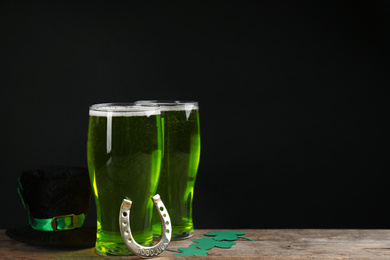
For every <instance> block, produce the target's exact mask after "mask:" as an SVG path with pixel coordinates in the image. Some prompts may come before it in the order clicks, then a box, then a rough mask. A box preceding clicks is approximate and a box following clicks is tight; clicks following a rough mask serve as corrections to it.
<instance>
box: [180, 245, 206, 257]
mask: <svg viewBox="0 0 390 260" xmlns="http://www.w3.org/2000/svg"><path fill="white" fill-rule="evenodd" d="M179 250H180V251H181V253H178V254H175V255H174V256H207V253H208V251H207V250H206V249H201V248H200V249H198V248H197V247H196V244H191V245H190V246H189V247H179Z"/></svg>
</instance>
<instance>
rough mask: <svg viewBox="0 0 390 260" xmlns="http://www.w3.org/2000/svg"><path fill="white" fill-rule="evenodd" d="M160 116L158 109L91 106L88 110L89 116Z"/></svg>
mask: <svg viewBox="0 0 390 260" xmlns="http://www.w3.org/2000/svg"><path fill="white" fill-rule="evenodd" d="M159 114H161V113H160V111H159V110H158V109H154V108H147V107H140V106H95V107H94V106H92V107H91V108H90V109H89V115H90V116H99V117H108V116H113V117H114V116H115V117H116V116H126V117H129V116H147V117H149V116H151V115H159Z"/></svg>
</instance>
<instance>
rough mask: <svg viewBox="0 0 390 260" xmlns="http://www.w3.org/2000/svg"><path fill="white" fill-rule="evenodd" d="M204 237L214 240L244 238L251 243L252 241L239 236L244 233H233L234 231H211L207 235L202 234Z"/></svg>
mask: <svg viewBox="0 0 390 260" xmlns="http://www.w3.org/2000/svg"><path fill="white" fill-rule="evenodd" d="M204 235H205V236H215V237H214V240H218V241H221V240H229V241H232V240H236V239H238V238H244V239H248V240H250V241H253V239H250V238H247V237H243V236H241V235H245V232H240V231H234V230H227V231H211V232H209V233H206V234H204Z"/></svg>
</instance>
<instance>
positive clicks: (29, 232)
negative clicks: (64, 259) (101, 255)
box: [6, 226, 96, 248]
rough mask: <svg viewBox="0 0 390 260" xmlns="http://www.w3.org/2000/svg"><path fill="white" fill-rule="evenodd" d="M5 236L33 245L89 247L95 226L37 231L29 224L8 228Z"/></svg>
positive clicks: (92, 243)
mask: <svg viewBox="0 0 390 260" xmlns="http://www.w3.org/2000/svg"><path fill="white" fill-rule="evenodd" d="M6 234H7V236H9V237H10V238H12V239H15V240H17V241H20V242H23V243H27V244H30V245H34V246H43V247H56V248H90V247H94V246H95V242H96V228H93V227H81V228H76V229H72V230H64V231H39V230H34V229H32V228H31V227H30V226H26V227H16V228H9V229H7V230H6Z"/></svg>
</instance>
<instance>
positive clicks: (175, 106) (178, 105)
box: [135, 100, 199, 111]
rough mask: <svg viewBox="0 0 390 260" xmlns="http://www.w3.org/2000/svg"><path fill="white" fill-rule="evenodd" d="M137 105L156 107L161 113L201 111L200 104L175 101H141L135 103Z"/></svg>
mask: <svg viewBox="0 0 390 260" xmlns="http://www.w3.org/2000/svg"><path fill="white" fill-rule="evenodd" d="M135 104H136V105H141V106H142V105H144V106H153V105H156V106H158V107H159V108H160V110H161V111H191V110H199V106H198V102H185V101H183V102H181V101H173V102H164V101H161V102H159V101H147V100H139V101H136V102H135Z"/></svg>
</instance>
